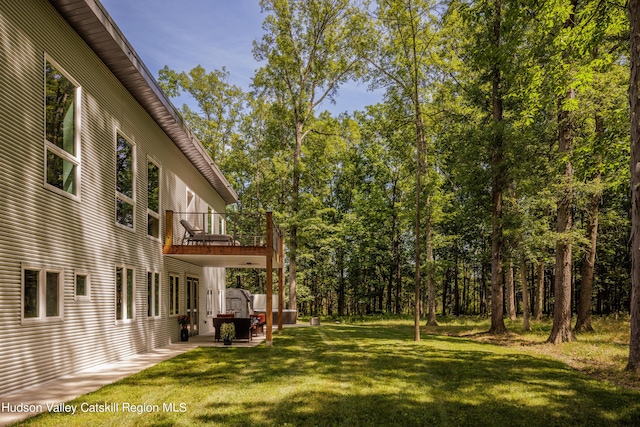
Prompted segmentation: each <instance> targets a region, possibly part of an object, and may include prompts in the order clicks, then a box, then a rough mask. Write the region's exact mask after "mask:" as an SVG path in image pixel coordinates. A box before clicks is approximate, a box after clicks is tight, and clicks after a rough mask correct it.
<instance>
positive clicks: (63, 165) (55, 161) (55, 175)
mask: <svg viewBox="0 0 640 427" xmlns="http://www.w3.org/2000/svg"><path fill="white" fill-rule="evenodd" d="M79 100H80V88H79V87H78V85H76V84H75V83H74V82H72V81H71V80H70V79H69V78H68V77H67V76H66V75H65V74H64V73H62V71H60V68H59V67H58V66H56V65H54V64H53V63H52V62H50V61H49V60H47V61H45V153H46V156H45V163H46V165H45V186H46V187H47V188H49V189H50V190H52V191H54V192H56V193H59V194H63V195H66V196H71V197H72V198H76V197H77V196H78V195H79V191H78V190H79V178H80V173H79V170H80V148H79V147H80V144H79V140H80V137H79V135H80V132H79V123H80V120H79Z"/></svg>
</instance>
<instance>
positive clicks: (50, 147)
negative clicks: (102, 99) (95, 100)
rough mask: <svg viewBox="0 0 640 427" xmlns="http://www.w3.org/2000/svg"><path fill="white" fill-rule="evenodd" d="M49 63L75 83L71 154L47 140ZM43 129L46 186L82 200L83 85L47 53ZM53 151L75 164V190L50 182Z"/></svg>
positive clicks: (44, 69) (44, 78) (55, 191)
mask: <svg viewBox="0 0 640 427" xmlns="http://www.w3.org/2000/svg"><path fill="white" fill-rule="evenodd" d="M47 63H50V64H51V65H52V66H53V67H54V68H55V69H56V71H58V72H59V73H60V74H62V75H63V76H64V77H65V78H66V79H67V80H69V81H70V82H71V83H72V84H73V85H74V87H75V88H74V105H73V127H74V129H73V132H74V134H73V147H74V150H73V151H74V153H75V154H71V153H69V152H67V151H65V150H64V149H62V148H60V147H58V146H57V145H55V144H54V143H52V142H50V141H49V140H47ZM43 81H44V84H43V109H42V110H43V123H44V126H43V129H42V140H43V141H44V150H43V156H44V158H43V164H44V168H43V169H44V174H43V181H44V188H46V189H47V190H50V191H52V192H54V193H56V194H60V195H62V196H65V197H68V198H70V199H72V200H75V201H80V194H81V188H82V185H81V177H82V173H81V172H82V162H81V159H82V155H81V145H82V144H81V125H82V119H81V118H82V87H81V86H80V84H79V83H78V82H77V81H76V80H75V79H74V78H73V77H71V76H70V75H69V73H68V72H67V71H65V69H64V68H63V67H61V66H60V64H58V63H57V62H56V61H55V60H53V59H52V58H51V57H50V56H49V55H47V54H46V53H45V55H44V61H43ZM49 152H51V153H53V154H54V155H55V156H58V157H60V158H61V159H62V160H64V161H67V162H68V163H71V164H72V165H73V166H74V183H75V192H74V193H70V192H68V191H66V190H64V189H62V188H59V187H56V186H55V185H53V184H50V183H49V182H48V176H47V175H48V170H49V163H48V153H49Z"/></svg>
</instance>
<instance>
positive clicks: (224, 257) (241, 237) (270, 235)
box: [162, 211, 284, 269]
mask: <svg viewBox="0 0 640 427" xmlns="http://www.w3.org/2000/svg"><path fill="white" fill-rule="evenodd" d="M164 224H165V242H164V247H163V249H162V253H163V254H164V255H166V256H168V257H172V258H176V259H180V260H183V261H186V262H189V263H191V264H196V265H200V266H203V267H228V268H267V267H268V265H267V264H268V262H267V260H268V259H269V258H270V259H271V268H276V269H277V268H283V265H284V254H283V253H284V238H283V234H282V232H281V231H280V229H279V228H278V226H277V225H276V224H275V223H274V222H273V215H272V213H271V212H267V213H266V214H264V215H260V216H239V215H234V216H229V215H226V214H212V213H202V212H200V213H194V212H173V211H166V212H165V222H164Z"/></svg>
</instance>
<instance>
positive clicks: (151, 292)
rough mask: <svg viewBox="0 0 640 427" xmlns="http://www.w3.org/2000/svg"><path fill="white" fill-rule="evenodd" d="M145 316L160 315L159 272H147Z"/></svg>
mask: <svg viewBox="0 0 640 427" xmlns="http://www.w3.org/2000/svg"><path fill="white" fill-rule="evenodd" d="M147 317H150V318H154V317H160V274H159V273H155V272H151V271H149V272H147Z"/></svg>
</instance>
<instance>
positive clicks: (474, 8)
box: [159, 0, 640, 370]
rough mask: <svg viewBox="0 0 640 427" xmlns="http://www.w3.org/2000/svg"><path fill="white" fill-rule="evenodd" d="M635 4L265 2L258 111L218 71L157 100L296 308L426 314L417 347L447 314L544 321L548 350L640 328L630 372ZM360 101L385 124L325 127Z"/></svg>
mask: <svg viewBox="0 0 640 427" xmlns="http://www.w3.org/2000/svg"><path fill="white" fill-rule="evenodd" d="M637 3H638V1H637V0H630V1H626V0H542V1H540V0H439V1H436V0H377V1H373V2H369V1H365V0H313V1H296V0H261V2H260V4H261V7H262V10H263V13H264V14H265V20H264V23H263V30H264V35H263V36H262V38H261V39H259V40H256V41H255V42H254V50H253V55H254V58H255V59H256V61H257V62H258V64H259V65H260V68H258V70H257V71H256V73H255V76H254V79H253V84H252V88H251V90H250V91H244V90H242V89H240V88H238V87H237V86H234V85H233V84H231V83H230V82H229V81H230V75H229V73H228V72H227V71H226V69H224V68H222V69H221V70H213V71H207V70H204V69H203V68H202V67H200V66H198V67H195V68H194V69H192V70H190V71H188V72H186V71H181V72H179V71H174V70H171V69H169V68H168V67H165V68H164V69H162V70H160V75H159V81H160V84H161V86H162V87H163V89H164V90H165V91H166V93H167V94H168V95H169V96H172V97H176V96H178V95H181V94H183V93H187V94H189V95H190V96H191V97H192V98H193V99H194V101H195V104H197V108H195V109H194V108H192V107H189V106H187V105H184V106H183V107H182V113H183V115H184V117H185V119H186V120H187V122H188V123H189V124H190V125H191V127H192V128H193V130H194V132H195V133H196V135H197V136H198V138H199V139H200V141H201V142H203V144H204V145H205V147H206V148H207V150H208V151H209V153H210V155H211V157H212V158H213V159H214V160H215V161H216V162H217V164H218V165H219V166H220V168H221V169H222V171H223V172H224V174H225V176H227V177H228V179H229V180H230V182H231V183H232V185H233V186H234V188H235V189H236V191H237V192H238V194H239V196H240V201H239V202H238V204H237V205H235V206H232V207H230V209H231V210H233V211H235V212H237V213H240V214H243V213H256V212H263V211H266V210H272V211H274V212H275V217H276V220H277V221H278V222H279V223H280V224H281V225H283V226H284V228H285V230H286V246H287V264H288V274H287V277H288V288H289V289H288V290H289V292H288V304H289V308H297V309H298V310H299V311H300V312H302V313H306V314H313V315H319V314H328V315H332V314H336V315H350V314H364V313H404V314H412V315H414V316H415V339H416V340H419V339H420V323H421V321H422V319H424V318H426V320H427V323H428V324H431V325H436V324H437V320H436V314H438V313H440V314H453V315H462V314H478V315H487V316H491V329H490V332H491V333H494V334H502V333H505V332H506V327H505V323H504V317H505V316H508V317H510V318H512V319H516V317H517V315H518V314H521V315H522V318H523V321H524V322H525V328H528V327H529V322H530V320H531V319H540V318H541V317H542V316H545V315H547V316H550V317H552V318H553V329H552V332H551V334H550V337H549V342H552V343H561V342H565V341H571V340H573V339H575V335H574V331H578V332H586V331H590V330H592V327H591V323H590V316H591V314H592V313H598V314H612V313H615V314H618V313H629V312H630V313H631V319H632V320H631V351H630V360H629V367H630V369H636V370H637V369H638V366H639V365H640V319H639V316H640V313H638V309H639V308H640V296H639V294H640V254H639V252H640V244H639V243H638V240H637V236H640V235H639V234H638V232H636V231H635V230H636V229H637V228H638V227H640V216H638V215H640V209H639V208H640V205H639V203H640V202H639V199H638V194H637V193H638V184H636V183H637V182H640V168H636V166H635V165H637V164H640V150H639V148H640V147H639V144H640V135H639V133H640V132H639V130H638V118H639V115H640V106H639V103H638V88H637V86H638V79H639V71H638V62H639V61H640V59H639V57H640V42H639V38H640V35H639V33H640V29H639V26H640V23H639V22H638V21H639V19H640V18H639V14H640V12H639V10H638V4H637ZM348 81H360V82H364V83H366V84H368V85H369V86H370V88H372V89H377V90H381V91H383V93H384V98H383V100H382V102H380V103H378V104H376V105H371V106H368V107H366V108H365V109H364V110H363V111H354V112H345V113H343V114H340V115H337V116H336V115H332V114H330V113H329V112H327V111H325V110H323V106H326V104H327V103H328V102H331V101H332V100H333V99H335V97H337V96H338V95H339V91H340V87H341V86H342V85H344V83H346V82H348ZM630 164H631V165H632V166H631V167H630ZM630 236H631V239H630ZM634 242H635V243H634ZM632 272H633V273H632ZM228 275H229V280H230V281H232V283H234V284H235V283H240V285H241V286H243V287H246V288H250V289H252V290H254V291H260V290H261V289H262V287H263V286H264V272H260V271H253V270H244V271H237V270H234V271H229V272H228ZM573 315H576V319H577V320H576V322H575V324H572V318H573Z"/></svg>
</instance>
